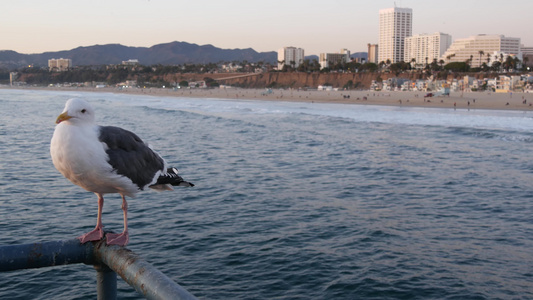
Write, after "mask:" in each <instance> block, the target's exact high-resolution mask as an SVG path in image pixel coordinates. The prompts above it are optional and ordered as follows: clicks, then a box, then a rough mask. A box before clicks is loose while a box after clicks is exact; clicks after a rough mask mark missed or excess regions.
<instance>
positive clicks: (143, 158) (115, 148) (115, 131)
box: [99, 126, 165, 190]
mask: <svg viewBox="0 0 533 300" xmlns="http://www.w3.org/2000/svg"><path fill="white" fill-rule="evenodd" d="M99 139H100V141H101V142H103V143H105V144H106V145H107V147H108V149H107V150H106V153H107V155H108V156H109V161H108V162H109V164H110V165H111V166H112V167H113V169H115V170H116V171H117V173H118V174H120V175H123V176H126V177H128V178H129V179H131V181H133V183H135V184H136V185H137V186H138V187H139V189H141V190H142V189H143V188H144V187H146V185H148V184H150V183H151V182H152V181H153V180H154V177H155V175H156V173H157V171H161V170H163V169H164V166H165V162H164V161H163V159H162V158H161V157H160V156H159V155H158V154H157V153H155V152H154V151H152V149H150V147H148V145H147V144H145V143H144V142H143V141H142V140H141V139H140V138H139V137H138V136H137V135H136V134H135V133H133V132H131V131H127V130H124V129H122V128H119V127H114V126H101V127H100V134H99Z"/></svg>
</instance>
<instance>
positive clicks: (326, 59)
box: [318, 49, 350, 69]
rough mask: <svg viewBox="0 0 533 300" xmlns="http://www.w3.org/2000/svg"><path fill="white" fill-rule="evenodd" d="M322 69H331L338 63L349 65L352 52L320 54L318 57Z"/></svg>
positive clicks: (345, 50)
mask: <svg viewBox="0 0 533 300" xmlns="http://www.w3.org/2000/svg"><path fill="white" fill-rule="evenodd" d="M318 62H319V64H320V68H321V69H324V68H329V67H331V66H332V65H334V64H336V63H349V62H350V50H348V49H341V52H340V53H320V55H319V57H318Z"/></svg>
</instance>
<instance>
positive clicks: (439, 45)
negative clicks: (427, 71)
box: [403, 32, 452, 66]
mask: <svg viewBox="0 0 533 300" xmlns="http://www.w3.org/2000/svg"><path fill="white" fill-rule="evenodd" d="M451 44H452V36H451V35H449V34H445V33H440V32H436V33H433V34H418V35H413V36H409V37H406V38H405V49H404V52H405V53H404V58H403V60H404V61H405V62H412V60H413V59H415V64H416V65H417V66H425V65H426V64H430V63H432V62H433V60H434V59H436V60H439V59H440V58H441V56H442V55H443V54H444V52H446V50H447V49H448V48H449V47H450V45H451Z"/></svg>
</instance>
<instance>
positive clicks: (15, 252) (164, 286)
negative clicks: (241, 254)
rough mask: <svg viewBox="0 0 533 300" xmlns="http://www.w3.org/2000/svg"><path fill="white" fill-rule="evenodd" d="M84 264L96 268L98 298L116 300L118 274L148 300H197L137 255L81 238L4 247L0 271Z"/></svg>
mask: <svg viewBox="0 0 533 300" xmlns="http://www.w3.org/2000/svg"><path fill="white" fill-rule="evenodd" d="M79 263H84V264H87V265H93V266H94V268H95V269H96V278H97V280H96V281H97V288H96V290H97V295H98V299H106V300H107V299H116V297H117V274H118V275H120V277H122V279H124V281H125V282H127V283H128V284H129V285H130V286H132V287H134V288H135V290H137V291H138V292H139V293H141V294H142V295H143V296H144V297H146V298H147V299H183V300H189V299H196V297H194V296H193V295H192V294H190V293H189V292H188V291H187V290H185V289H184V288H183V287H181V286H180V285H179V284H177V283H176V282H174V281H173V280H172V279H170V278H168V277H167V276H165V275H164V274H163V273H161V272H160V271H159V270H157V269H156V268H155V267H153V266H152V265H150V264H149V263H147V262H145V261H144V260H142V259H141V258H140V257H139V256H138V255H137V254H135V253H133V252H132V251H130V250H128V249H126V248H124V247H119V246H107V245H106V244H105V242H104V241H99V242H92V243H85V244H83V245H82V244H80V242H79V241H78V240H77V239H73V240H66V241H54V242H43V243H34V244H24V245H7V246H0V272H7V271H15V270H22V269H32V268H43V267H53V266H59V265H67V264H79Z"/></svg>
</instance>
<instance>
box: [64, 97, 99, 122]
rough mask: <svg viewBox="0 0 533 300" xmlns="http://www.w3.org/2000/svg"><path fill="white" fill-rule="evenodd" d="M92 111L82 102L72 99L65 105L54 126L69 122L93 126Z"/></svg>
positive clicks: (90, 107)
mask: <svg viewBox="0 0 533 300" xmlns="http://www.w3.org/2000/svg"><path fill="white" fill-rule="evenodd" d="M94 120H95V117H94V109H93V108H92V106H91V105H90V104H89V103H87V102H86V101H84V100H81V99H77V98H73V99H69V100H68V101H67V103H66V104H65V108H64V109H63V112H62V113H61V114H60V115H59V116H58V117H57V119H56V124H59V123H61V122H63V121H69V122H71V123H73V124H82V123H86V124H87V123H90V124H94Z"/></svg>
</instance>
